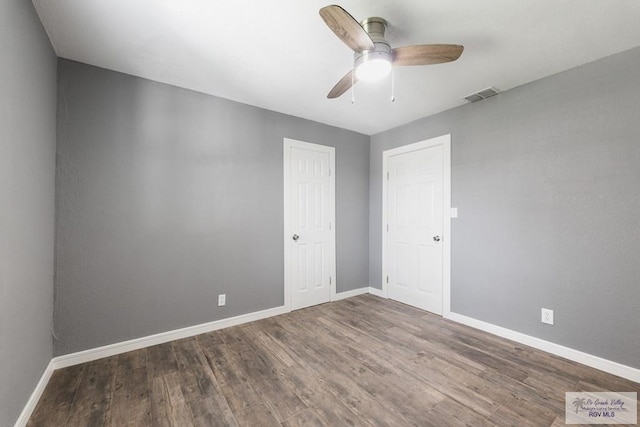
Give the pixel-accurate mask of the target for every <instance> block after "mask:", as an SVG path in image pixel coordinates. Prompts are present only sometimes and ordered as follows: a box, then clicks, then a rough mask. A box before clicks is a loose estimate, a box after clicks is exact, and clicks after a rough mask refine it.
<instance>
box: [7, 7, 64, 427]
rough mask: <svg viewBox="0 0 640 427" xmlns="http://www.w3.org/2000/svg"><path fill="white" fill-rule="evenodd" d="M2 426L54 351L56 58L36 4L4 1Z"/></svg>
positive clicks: (13, 417) (15, 411) (12, 418)
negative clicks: (35, 6)
mask: <svg viewBox="0 0 640 427" xmlns="http://www.w3.org/2000/svg"><path fill="white" fill-rule="evenodd" d="M0 58H1V59H0V425H12V424H13V423H14V422H15V420H16V419H17V418H18V415H19V414H20V411H21V410H22V408H23V407H24V404H25V403H26V402H27V399H28V398H29V396H30V395H31V393H32V392H33V390H34V388H35V386H36V384H37V382H38V380H39V379H40V376H41V375H42V373H43V372H44V369H45V367H46V366H47V364H48V363H49V360H50V359H51V355H52V342H51V318H52V311H53V233H54V226H53V222H54V169H55V148H56V142H55V136H56V134H55V132H56V131H55V129H56V128H55V126H56V57H55V54H54V52H53V49H52V48H51V45H50V43H49V40H48V39H47V36H46V34H45V32H44V30H43V29H42V26H41V25H40V22H39V20H38V18H37V16H36V14H35V11H34V10H33V6H32V4H31V2H30V1H24V0H6V1H2V2H0Z"/></svg>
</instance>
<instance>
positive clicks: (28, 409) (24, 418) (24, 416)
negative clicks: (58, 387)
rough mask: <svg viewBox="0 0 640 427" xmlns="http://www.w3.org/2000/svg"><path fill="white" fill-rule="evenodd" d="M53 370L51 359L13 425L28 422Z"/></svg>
mask: <svg viewBox="0 0 640 427" xmlns="http://www.w3.org/2000/svg"><path fill="white" fill-rule="evenodd" d="M54 370H55V369H54V367H53V359H52V360H50V361H49V364H48V365H47V367H46V368H45V370H44V373H43V374H42V376H41V377H40V381H38V384H36V388H35V389H34V390H33V393H31V396H30V397H29V400H27V404H26V405H24V408H22V412H21V413H20V416H19V417H18V419H17V420H16V423H15V424H14V426H15V427H24V426H26V425H27V423H28V422H29V418H31V414H33V410H34V409H36V405H37V404H38V402H39V401H40V397H41V396H42V393H43V392H44V389H45V388H46V387H47V384H48V383H49V380H50V379H51V375H52V374H53V371H54Z"/></svg>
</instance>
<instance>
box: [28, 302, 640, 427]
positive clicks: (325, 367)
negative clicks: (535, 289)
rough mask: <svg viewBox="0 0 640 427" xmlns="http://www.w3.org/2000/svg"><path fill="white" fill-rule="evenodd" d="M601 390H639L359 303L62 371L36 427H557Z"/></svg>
mask: <svg viewBox="0 0 640 427" xmlns="http://www.w3.org/2000/svg"><path fill="white" fill-rule="evenodd" d="M595 390H598V391H636V392H640V384H637V383H633V382H630V381H627V380H625V379H622V378H619V377H615V376H613V375H609V374H606V373H603V372H601V371H597V370H595V369H591V368H588V367H585V366H582V365H579V364H576V363H573V362H570V361H567V360H565V359H562V358H559V357H555V356H552V355H549V354H546V353H543V352H541V351H538V350H535V349H532V348H529V347H525V346H522V345H519V344H516V343H514V342H511V341H507V340H504V339H501V338H498V337H495V336H493V335H489V334H486V333H484V332H480V331H477V330H474V329H471V328H468V327H465V326H462V325H459V324H456V323H453V322H449V321H446V320H443V319H442V318H440V317H438V316H435V315H432V314H429V313H426V312H424V311H420V310H417V309H414V308H412V307H408V306H406V305H403V304H399V303H396V302H393V301H389V300H384V299H380V298H377V297H374V296H371V295H362V296H358V297H354V298H350V299H347V300H343V301H339V302H335V303H329V304H324V305H320V306H316V307H311V308H307V309H303V310H299V311H295V312H292V313H289V314H285V315H281V316H278V317H273V318H269V319H265V320H260V321H257V322H253V323H249V324H246V325H241V326H236V327H232V328H227V329H223V330H218V331H215V332H211V333H207V334H202V335H198V336H196V337H193V338H188V339H183V340H179V341H173V342H170V343H167V344H161V345H157V346H154V347H148V348H146V349H142V350H136V351H132V352H129V353H124V354H121V355H118V356H113V357H108V358H105V359H101V360H96V361H93V362H90V363H86V364H83V365H78V366H72V367H69V368H65V369H60V370H57V371H55V372H54V374H53V376H52V378H51V380H50V382H49V384H48V385H47V388H46V390H45V391H44V394H43V395H42V397H41V399H40V402H39V403H38V406H37V408H36V410H35V411H34V413H33V415H32V417H31V419H30V421H29V424H28V425H29V426H92V427H93V426H181V427H182V426H287V427H293V426H323V425H330V426H437V427H444V426H463V425H468V426H554V427H555V426H560V425H564V393H565V392H567V391H595ZM639 394H640V393H639ZM639 406H640V405H639Z"/></svg>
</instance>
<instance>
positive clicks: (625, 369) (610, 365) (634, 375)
mask: <svg viewBox="0 0 640 427" xmlns="http://www.w3.org/2000/svg"><path fill="white" fill-rule="evenodd" d="M445 318H446V319H449V320H453V321H454V322H458V323H462V324H463V325H467V326H471V327H472V328H475V329H480V330H481V331H485V332H488V333H490V334H493V335H497V336H499V337H502V338H506V339H509V340H511V341H515V342H517V343H520V344H524V345H528V346H529V347H533V348H536V349H538V350H542V351H545V352H547V353H551V354H555V355H556V356H560V357H564V358H565V359H569V360H572V361H574V362H578V363H581V364H583V365H587V366H590V367H592V368H595V369H599V370H601V371H604V372H608V373H610V374H613V375H617V376H619V377H622V378H626V379H628V380H631V381H634V382H637V383H640V369H636V368H632V367H631V366H627V365H623V364H621V363H617V362H613V361H611V360H607V359H603V358H601V357H598V356H594V355H592V354H588V353H584V352H582V351H579V350H574V349H572V348H569V347H565V346H562V345H560V344H555V343H552V342H549V341H545V340H542V339H540V338H536V337H532V336H530V335H526V334H523V333H521V332H516V331H513V330H511V329H507V328H503V327H501V326H496V325H493V324H491V323H487V322H483V321H481V320H477V319H474V318H472V317H467V316H464V315H462V314H457V313H452V312H449V313H445Z"/></svg>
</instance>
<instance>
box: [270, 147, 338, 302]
mask: <svg viewBox="0 0 640 427" xmlns="http://www.w3.org/2000/svg"><path fill="white" fill-rule="evenodd" d="M283 145H284V153H283V154H284V155H283V158H284V159H283V160H284V161H283V171H284V236H283V238H284V240H283V241H284V306H285V308H286V309H288V310H289V311H291V310H292V289H291V287H292V278H291V270H290V269H291V260H292V258H291V256H292V255H291V245H290V243H291V236H292V235H293V233H294V232H295V231H294V230H293V229H292V226H291V193H290V192H291V170H290V167H291V149H292V148H298V149H302V150H313V151H322V152H325V153H327V154H329V170H330V175H329V191H328V199H329V200H328V202H329V204H330V206H329V212H330V216H331V218H330V219H329V220H330V221H331V232H330V234H331V242H330V244H329V247H330V256H329V260H328V262H329V267H328V268H329V272H330V273H329V274H330V277H331V286H330V288H331V292H330V301H335V300H336V289H337V285H336V213H335V206H336V204H335V169H336V168H335V148H334V147H329V146H325V145H320V144H313V143H310V142H304V141H298V140H294V139H289V138H284V144H283Z"/></svg>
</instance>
